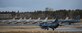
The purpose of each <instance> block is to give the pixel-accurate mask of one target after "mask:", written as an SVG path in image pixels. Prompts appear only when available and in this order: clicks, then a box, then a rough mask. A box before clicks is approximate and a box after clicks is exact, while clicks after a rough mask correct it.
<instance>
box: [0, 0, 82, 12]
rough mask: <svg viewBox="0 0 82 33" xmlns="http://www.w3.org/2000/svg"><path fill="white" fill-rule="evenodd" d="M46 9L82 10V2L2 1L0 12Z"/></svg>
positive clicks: (60, 0) (57, 0) (0, 0)
mask: <svg viewBox="0 0 82 33" xmlns="http://www.w3.org/2000/svg"><path fill="white" fill-rule="evenodd" d="M46 7H50V8H53V9H54V10H58V9H82V0H0V11H8V10H9V11H11V10H13V11H17V10H19V11H33V10H44V9H45V8H46Z"/></svg>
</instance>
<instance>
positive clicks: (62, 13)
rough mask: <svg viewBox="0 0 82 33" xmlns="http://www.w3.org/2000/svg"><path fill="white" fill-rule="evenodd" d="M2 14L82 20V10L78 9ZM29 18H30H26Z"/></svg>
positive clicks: (7, 12)
mask: <svg viewBox="0 0 82 33" xmlns="http://www.w3.org/2000/svg"><path fill="white" fill-rule="evenodd" d="M0 14H12V16H13V17H14V16H16V14H25V15H29V17H32V18H38V17H40V18H45V17H49V19H53V18H55V17H58V18H66V17H70V18H73V17H75V16H77V15H80V17H81V18H82V10H80V9H76V10H55V11H53V10H45V11H41V10H39V11H34V12H19V11H18V12H15V11H12V12H9V11H5V12H0ZM25 17H28V16H25Z"/></svg>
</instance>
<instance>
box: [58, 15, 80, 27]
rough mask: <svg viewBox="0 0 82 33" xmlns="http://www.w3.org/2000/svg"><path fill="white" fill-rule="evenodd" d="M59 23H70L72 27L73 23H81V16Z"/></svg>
mask: <svg viewBox="0 0 82 33" xmlns="http://www.w3.org/2000/svg"><path fill="white" fill-rule="evenodd" d="M57 22H60V23H68V24H69V25H71V24H72V23H78V22H80V15H78V16H76V17H75V18H74V19H68V17H67V18H66V19H65V20H58V21H57Z"/></svg>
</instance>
